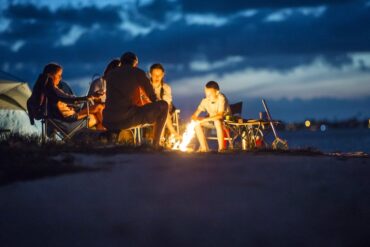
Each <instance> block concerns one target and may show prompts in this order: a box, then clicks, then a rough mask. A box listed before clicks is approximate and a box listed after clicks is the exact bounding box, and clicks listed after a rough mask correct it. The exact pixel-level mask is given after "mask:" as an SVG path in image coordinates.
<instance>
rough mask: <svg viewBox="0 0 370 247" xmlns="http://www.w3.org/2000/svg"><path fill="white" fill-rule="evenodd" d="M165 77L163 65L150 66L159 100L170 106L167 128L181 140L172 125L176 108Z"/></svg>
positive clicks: (153, 84)
mask: <svg viewBox="0 0 370 247" xmlns="http://www.w3.org/2000/svg"><path fill="white" fill-rule="evenodd" d="M164 76H165V70H164V67H163V65H162V64H160V63H156V64H153V65H152V66H150V78H151V82H152V86H153V89H154V92H155V95H156V96H157V99H158V100H164V101H166V102H167V104H168V116H167V122H166V128H167V130H168V131H169V132H170V134H171V135H173V136H175V137H176V138H180V136H179V134H178V133H177V131H176V130H175V128H174V127H173V124H172V117H171V116H172V114H173V112H174V110H175V109H174V106H173V103H172V92H171V87H170V86H169V85H168V84H167V83H165V82H164V81H163V79H164Z"/></svg>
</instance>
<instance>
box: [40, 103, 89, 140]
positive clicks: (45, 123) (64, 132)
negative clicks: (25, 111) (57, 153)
mask: <svg viewBox="0 0 370 247" xmlns="http://www.w3.org/2000/svg"><path fill="white" fill-rule="evenodd" d="M80 103H82V104H86V107H87V116H86V117H85V118H82V119H80V120H77V121H73V122H69V121H65V120H63V119H60V118H58V117H56V116H53V115H52V113H51V112H49V110H48V99H47V98H46V99H45V105H44V116H43V118H42V119H41V125H42V129H41V130H42V131H41V135H42V136H41V138H42V143H43V144H44V143H46V141H47V139H48V138H51V137H52V136H53V135H54V136H55V135H56V136H58V137H59V138H60V139H61V140H62V141H66V140H69V139H72V137H73V136H74V135H75V134H76V133H77V132H79V131H81V130H82V129H89V104H88V101H87V100H86V101H80Z"/></svg>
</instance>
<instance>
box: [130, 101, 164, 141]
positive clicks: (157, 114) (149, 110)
mask: <svg viewBox="0 0 370 247" xmlns="http://www.w3.org/2000/svg"><path fill="white" fill-rule="evenodd" d="M167 114H168V104H167V102H166V101H163V100H160V101H156V102H153V103H149V104H146V105H144V106H141V107H135V108H133V109H132V110H131V112H130V114H129V117H128V118H127V119H126V120H125V121H124V122H125V123H126V124H125V125H123V126H124V127H123V128H130V127H134V126H140V125H143V124H153V125H154V128H153V145H154V146H158V145H159V142H160V137H161V134H162V131H163V129H164V126H165V124H166V120H167Z"/></svg>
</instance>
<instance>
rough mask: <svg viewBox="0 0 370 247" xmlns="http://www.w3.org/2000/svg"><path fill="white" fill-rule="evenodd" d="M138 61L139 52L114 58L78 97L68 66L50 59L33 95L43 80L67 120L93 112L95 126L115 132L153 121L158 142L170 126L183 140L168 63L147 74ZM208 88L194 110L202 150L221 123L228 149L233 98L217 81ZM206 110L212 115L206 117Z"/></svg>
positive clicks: (52, 105)
mask: <svg viewBox="0 0 370 247" xmlns="http://www.w3.org/2000/svg"><path fill="white" fill-rule="evenodd" d="M138 64H139V59H138V57H137V56H136V55H135V54H134V53H132V52H126V53H124V54H123V55H122V56H121V58H120V59H114V60H112V61H111V62H110V63H109V64H108V65H107V67H106V69H105V71H104V73H103V75H102V76H101V77H99V78H97V79H95V80H94V81H93V82H92V83H91V85H90V89H89V92H88V94H87V96H84V97H77V96H75V95H73V93H72V92H71V91H70V90H66V85H65V82H63V81H62V73H63V68H62V66H61V65H59V64H56V63H50V64H47V65H46V66H45V67H44V71H43V73H42V74H41V75H40V76H39V78H38V80H37V81H36V84H35V86H34V92H33V94H35V93H36V92H37V91H39V90H35V89H37V87H40V85H41V84H43V85H44V86H45V94H46V97H47V99H48V102H47V105H48V109H49V112H50V113H51V114H52V115H53V117H56V118H59V119H62V120H64V121H71V122H73V121H77V120H80V119H83V118H86V117H87V116H88V121H89V122H88V126H89V127H91V128H92V127H94V128H96V129H97V130H101V131H106V130H108V131H112V132H115V131H120V130H124V129H130V128H133V127H138V126H142V125H144V124H151V125H153V145H154V146H155V147H159V146H161V145H163V144H162V142H161V140H162V139H163V133H164V130H165V128H166V129H167V131H168V133H169V134H170V135H172V136H173V137H174V138H176V139H180V138H181V137H180V136H179V134H178V132H177V131H176V130H175V128H174V126H173V123H172V117H171V116H172V113H173V112H174V110H175V107H174V106H173V101H172V93H171V87H170V86H169V85H168V84H167V83H165V82H164V77H165V69H164V67H163V66H162V65H161V64H159V63H156V64H153V65H152V66H151V67H150V70H149V73H148V75H147V74H146V73H145V71H143V70H142V69H140V68H138ZM67 88H68V87H67ZM204 90H205V98H204V99H203V100H202V101H201V102H200V104H199V106H198V108H197V110H196V111H195V112H194V114H193V115H192V120H193V121H196V122H197V125H196V128H195V131H196V135H197V138H198V141H199V144H200V147H199V151H200V152H207V151H208V150H209V147H208V145H207V141H206V137H205V135H204V130H203V128H204V127H205V128H209V127H210V128H216V132H217V139H218V149H219V151H222V150H224V149H225V144H224V131H223V118H224V117H225V115H227V114H230V107H229V104H228V100H227V98H226V97H225V95H224V94H222V93H221V92H220V88H219V85H218V84H217V82H215V81H210V82H208V83H207V84H206V85H205V89H204ZM31 97H33V96H31ZM79 100H88V101H89V102H90V104H89V107H88V108H87V106H86V105H85V106H84V107H81V108H76V107H75V106H74V103H75V102H76V101H79ZM202 112H206V113H207V114H208V116H207V117H201V113H202Z"/></svg>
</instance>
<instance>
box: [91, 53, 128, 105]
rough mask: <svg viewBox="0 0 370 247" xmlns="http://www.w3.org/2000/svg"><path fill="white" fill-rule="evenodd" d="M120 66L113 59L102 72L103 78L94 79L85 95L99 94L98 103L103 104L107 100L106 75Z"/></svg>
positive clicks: (117, 60) (117, 61) (118, 62)
mask: <svg viewBox="0 0 370 247" xmlns="http://www.w3.org/2000/svg"><path fill="white" fill-rule="evenodd" d="M120 66H121V61H120V60H119V59H117V58H116V59H113V60H112V61H110V62H109V64H108V65H107V67H106V68H105V70H104V73H103V76H100V77H99V78H97V79H95V80H94V81H93V82H92V83H91V85H90V89H89V92H88V94H87V95H94V94H97V93H98V94H99V95H100V99H99V100H100V102H99V103H101V104H105V100H106V98H107V82H106V77H107V75H108V74H109V73H110V72H111V71H112V70H114V69H115V68H118V67H120Z"/></svg>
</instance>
